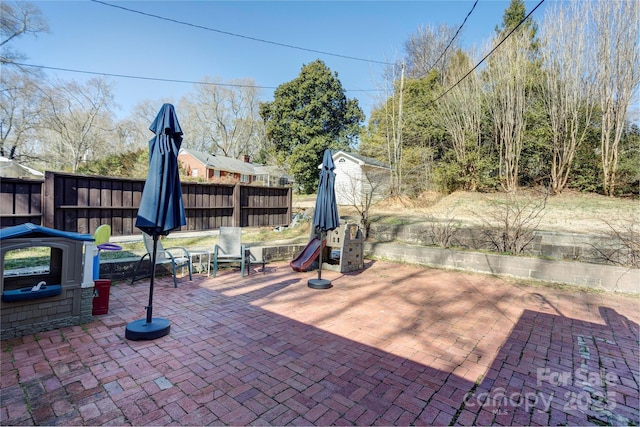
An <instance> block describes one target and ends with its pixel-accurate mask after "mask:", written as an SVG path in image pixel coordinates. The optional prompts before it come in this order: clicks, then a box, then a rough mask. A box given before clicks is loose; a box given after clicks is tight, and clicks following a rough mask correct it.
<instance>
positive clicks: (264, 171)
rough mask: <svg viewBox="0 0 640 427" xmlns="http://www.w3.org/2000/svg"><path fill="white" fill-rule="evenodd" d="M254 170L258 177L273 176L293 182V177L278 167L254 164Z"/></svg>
mask: <svg viewBox="0 0 640 427" xmlns="http://www.w3.org/2000/svg"><path fill="white" fill-rule="evenodd" d="M253 169H254V170H255V174H256V175H273V176H277V177H282V178H287V179H288V180H289V182H292V181H293V176H291V175H287V173H286V172H285V171H283V170H282V169H281V168H279V167H278V166H271V165H256V164H254V165H253Z"/></svg>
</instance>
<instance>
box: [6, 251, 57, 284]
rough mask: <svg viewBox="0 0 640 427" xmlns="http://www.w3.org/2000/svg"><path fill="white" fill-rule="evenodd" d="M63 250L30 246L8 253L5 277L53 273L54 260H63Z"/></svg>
mask: <svg viewBox="0 0 640 427" xmlns="http://www.w3.org/2000/svg"><path fill="white" fill-rule="evenodd" d="M61 258H62V250H61V249H58V248H52V247H49V246H30V247H28V248H19V249H13V250H10V251H7V253H6V254H5V255H4V276H5V277H7V276H30V275H38V274H43V273H50V272H51V265H52V264H53V263H55V261H54V262H53V263H52V260H56V259H61Z"/></svg>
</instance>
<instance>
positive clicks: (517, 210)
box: [476, 192, 549, 255]
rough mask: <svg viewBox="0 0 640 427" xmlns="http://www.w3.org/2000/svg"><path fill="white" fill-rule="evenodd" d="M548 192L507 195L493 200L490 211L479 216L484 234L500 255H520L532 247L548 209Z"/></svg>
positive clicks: (478, 214)
mask: <svg viewBox="0 0 640 427" xmlns="http://www.w3.org/2000/svg"><path fill="white" fill-rule="evenodd" d="M548 196H549V193H548V192H544V193H539V194H536V193H535V192H532V193H530V194H525V195H520V196H518V195H516V194H514V193H505V194H504V195H503V198H502V199H501V200H500V199H495V200H491V201H490V207H489V209H488V210H487V211H486V212H483V213H477V214H476V216H477V217H478V218H479V219H480V220H481V221H482V223H483V224H484V227H483V230H482V231H483V233H484V235H485V236H486V237H487V238H488V239H489V242H490V244H491V245H493V247H494V248H495V249H496V250H497V251H498V252H508V253H512V254H514V255H518V254H520V253H522V252H524V250H525V249H526V248H527V246H529V244H530V243H531V242H532V241H533V239H534V237H535V235H534V231H535V229H536V228H537V227H538V225H540V222H541V221H542V219H543V217H544V214H545V208H546V206H547V198H548Z"/></svg>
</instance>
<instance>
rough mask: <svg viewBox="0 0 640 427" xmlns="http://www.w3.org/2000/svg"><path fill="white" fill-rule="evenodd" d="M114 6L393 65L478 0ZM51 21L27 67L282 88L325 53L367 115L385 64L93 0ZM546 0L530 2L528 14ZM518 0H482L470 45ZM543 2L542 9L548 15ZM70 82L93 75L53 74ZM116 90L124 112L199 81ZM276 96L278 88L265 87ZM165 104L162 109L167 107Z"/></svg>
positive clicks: (49, 8)
mask: <svg viewBox="0 0 640 427" xmlns="http://www.w3.org/2000/svg"><path fill="white" fill-rule="evenodd" d="M105 1H106V2H109V3H112V4H115V5H118V6H122V7H126V8H129V9H135V10H138V11H141V12H144V13H150V14H154V15H160V16H163V17H167V18H172V19H175V20H179V21H184V22H188V23H191V24H193V25H200V26H204V27H208V28H213V29H217V30H220V31H225V32H230V33H235V34H240V35H243V36H247V37H253V38H258V39H264V40H268V41H272V42H277V43H282V44H288V45H295V46H299V47H303V48H306V49H313V50H318V51H325V52H331V53H335V54H339V55H345V56H352V57H358V58H363V59H367V60H373V61H382V62H393V61H394V60H396V59H397V58H399V57H401V56H402V54H403V47H402V46H403V42H404V41H405V40H406V39H407V38H408V36H409V35H410V34H411V33H413V32H415V31H416V30H417V28H418V27H419V26H421V25H429V24H431V25H434V26H437V25H439V24H441V23H446V24H448V25H450V26H454V27H456V28H457V27H458V26H459V25H460V24H461V23H462V22H463V20H464V18H465V16H466V15H467V13H468V12H469V10H470V9H471V7H472V6H473V1H453V0H452V1H442V0H422V1H295V2H292V1H114V0H105ZM32 3H34V4H36V5H37V6H38V7H40V9H41V10H42V12H43V15H44V16H45V17H46V18H47V20H48V22H49V27H50V30H51V31H50V33H49V34H41V35H39V36H38V37H37V38H36V37H31V36H23V37H21V38H20V39H18V40H17V41H16V42H15V43H13V45H12V46H13V48H14V49H15V50H19V51H21V52H22V53H24V54H25V55H26V56H27V57H28V59H27V60H25V61H24V62H25V63H28V64H36V65H43V66H48V67H57V68H66V69H77V70H85V71H92V72H104V73H111V74H123V75H133V76H144V77H154V78H162V79H175V80H186V81H198V80H201V79H202V78H203V77H205V76H209V77H212V78H216V77H219V78H221V79H222V80H224V81H228V80H232V79H240V78H252V79H254V81H255V83H256V84H257V85H259V86H265V87H277V86H278V85H280V84H282V83H285V82H287V81H290V80H292V79H294V78H296V77H297V76H298V74H299V73H300V69H301V68H302V66H303V65H304V64H308V63H310V62H312V61H314V60H316V59H321V60H323V61H324V62H325V63H326V64H327V66H328V67H329V68H330V69H331V70H332V71H335V72H337V73H338V78H339V79H340V81H341V82H342V85H343V87H344V88H345V89H346V90H347V96H348V97H349V98H354V97H355V98H357V99H358V100H359V102H360V105H361V107H362V108H363V109H364V111H365V113H366V114H367V117H368V116H369V113H370V111H371V108H372V107H373V105H374V104H375V99H374V98H373V96H374V93H373V92H361V91H356V90H363V89H364V90H367V89H375V88H377V87H379V84H378V83H376V82H378V81H380V74H381V72H382V70H383V66H382V65H380V64H377V63H368V62H364V61H355V60H350V59H345V58H339V57H334V56H326V55H321V54H318V53H313V52H307V51H302V50H297V49H290V48H285V47H281V46H275V45H272V44H265V43H260V42H256V41H253V40H248V39H245V38H240V37H234V36H230V35H226V34H220V33H217V32H212V31H206V30H203V29H200V28H194V27H191V26H185V25H179V24H176V23H173V22H167V21H163V20H159V19H155V18H152V17H148V16H143V15H140V14H136V13H131V12H127V11H124V10H121V9H118V8H113V7H109V6H105V5H103V4H99V3H95V2H91V1H88V0H85V1H40V2H38V1H35V2H32ZM537 3H538V1H525V5H526V7H527V12H528V11H530V10H531V9H532V8H533V7H535V5H536V4H537ZM508 5H509V2H508V0H504V1H503V0H500V1H498V0H479V1H478V4H477V6H476V8H475V10H474V12H473V13H472V14H471V16H470V17H469V19H468V21H467V23H466V24H465V27H464V29H463V31H462V33H461V34H460V35H459V37H461V43H462V44H463V46H471V45H474V44H475V45H480V44H481V43H482V42H483V41H485V40H487V39H488V38H490V37H492V36H493V34H494V28H495V26H496V25H499V24H500V23H501V22H502V16H503V13H504V10H505V9H506V8H507V6H508ZM543 8H544V4H543V7H540V8H538V10H536V12H535V13H534V14H533V15H532V17H533V18H534V19H536V20H537V21H540V20H541V19H542V16H543ZM46 73H47V74H48V75H50V76H58V77H59V78H61V79H65V80H69V79H76V80H84V79H88V78H90V77H91V76H88V75H84V74H76V73H71V72H61V71H52V70H46ZM109 80H110V81H112V82H113V83H114V86H115V92H114V93H115V98H116V102H117V103H118V104H119V105H120V109H119V110H118V111H117V114H118V117H120V118H123V117H125V116H126V115H127V114H128V113H129V110H130V109H131V108H132V107H133V106H134V105H135V104H137V103H138V102H140V101H143V100H146V99H150V100H160V99H161V98H164V97H170V98H172V100H173V102H178V100H179V98H180V97H181V96H183V95H185V94H187V93H189V92H191V91H193V85H192V84H185V83H166V82H158V81H146V80H135V79H124V78H115V77H109ZM262 96H263V98H264V100H270V99H272V96H273V89H263V90H262ZM158 108H159V107H158Z"/></svg>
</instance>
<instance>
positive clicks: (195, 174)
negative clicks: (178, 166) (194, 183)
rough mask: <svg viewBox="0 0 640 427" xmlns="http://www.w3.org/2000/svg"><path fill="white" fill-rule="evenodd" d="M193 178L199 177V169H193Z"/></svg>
mask: <svg viewBox="0 0 640 427" xmlns="http://www.w3.org/2000/svg"><path fill="white" fill-rule="evenodd" d="M191 176H193V177H196V176H198V169H195V168H194V169H192V170H191Z"/></svg>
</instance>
